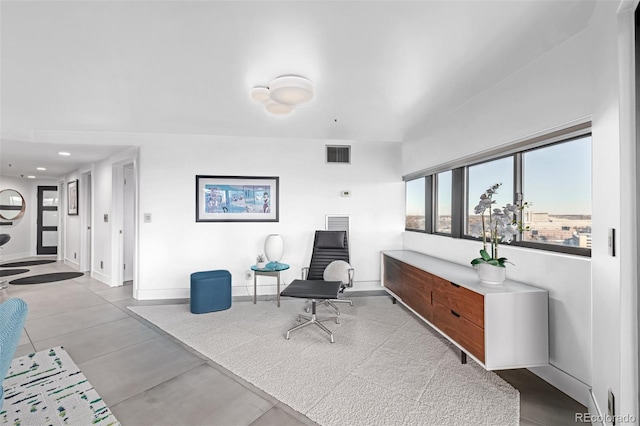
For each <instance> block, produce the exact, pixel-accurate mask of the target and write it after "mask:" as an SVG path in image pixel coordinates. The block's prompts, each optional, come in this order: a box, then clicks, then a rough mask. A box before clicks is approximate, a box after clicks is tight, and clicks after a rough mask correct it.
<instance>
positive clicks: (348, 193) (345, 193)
mask: <svg viewBox="0 0 640 426" xmlns="http://www.w3.org/2000/svg"><path fill="white" fill-rule="evenodd" d="M340 195H342V196H343V197H351V191H348V190H347V191H340Z"/></svg>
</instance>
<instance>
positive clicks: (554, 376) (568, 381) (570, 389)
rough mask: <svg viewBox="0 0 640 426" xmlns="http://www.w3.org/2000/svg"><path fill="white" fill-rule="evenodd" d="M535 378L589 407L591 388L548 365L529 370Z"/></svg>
mask: <svg viewBox="0 0 640 426" xmlns="http://www.w3.org/2000/svg"><path fill="white" fill-rule="evenodd" d="M529 371H531V372H532V373H533V374H535V375H536V376H538V377H540V378H541V379H542V380H544V381H545V382H547V383H549V384H551V385H552V386H555V387H556V388H558V389H560V390H561V391H562V392H564V393H566V394H567V395H569V396H570V397H571V398H573V399H575V400H576V401H578V402H579V403H580V404H582V405H584V406H585V407H588V408H589V407H590V406H591V387H590V386H589V385H587V384H585V383H583V382H581V381H580V380H578V379H576V378H574V377H572V376H570V375H568V374H567V373H565V372H564V371H562V370H560V369H559V368H557V367H555V366H553V365H551V364H549V365H548V366H545V367H532V368H529Z"/></svg>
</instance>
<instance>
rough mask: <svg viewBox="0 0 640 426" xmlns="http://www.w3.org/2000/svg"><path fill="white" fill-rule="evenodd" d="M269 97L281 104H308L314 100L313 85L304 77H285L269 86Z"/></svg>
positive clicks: (279, 78) (277, 79)
mask: <svg viewBox="0 0 640 426" xmlns="http://www.w3.org/2000/svg"><path fill="white" fill-rule="evenodd" d="M269 95H270V96H271V99H273V100H274V101H276V102H280V103H281V104H287V105H300V104H306V103H307V102H309V101H310V100H311V99H313V83H312V82H310V81H309V80H307V79H306V78H304V77H298V76H296V75H284V76H282V77H278V78H276V79H274V80H273V81H272V82H271V84H269Z"/></svg>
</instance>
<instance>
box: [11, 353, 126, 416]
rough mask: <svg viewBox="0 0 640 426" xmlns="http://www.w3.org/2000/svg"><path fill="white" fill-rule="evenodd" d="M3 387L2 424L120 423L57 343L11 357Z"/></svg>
mask: <svg viewBox="0 0 640 426" xmlns="http://www.w3.org/2000/svg"><path fill="white" fill-rule="evenodd" d="M3 387H4V398H5V400H4V405H3V407H2V409H0V424H3V425H14V426H28V425H103V426H109V425H119V424H120V423H118V421H117V420H116V418H115V417H114V416H113V414H112V413H111V411H110V410H109V408H107V406H106V404H105V403H104V401H103V400H102V398H100V395H98V393H97V392H96V391H95V389H93V387H92V386H91V383H89V381H88V380H87V378H86V377H85V376H84V374H82V371H80V369H79V368H78V366H77V365H76V364H75V363H74V362H73V360H72V359H71V357H70V356H69V354H68V353H67V352H66V351H65V350H64V349H63V348H62V347H61V346H57V347H55V348H51V349H46V350H44V351H39V352H35V353H32V354H29V355H25V356H21V357H19V358H15V359H14V360H13V361H11V367H10V368H9V373H8V374H7V378H6V379H5V380H4V382H3Z"/></svg>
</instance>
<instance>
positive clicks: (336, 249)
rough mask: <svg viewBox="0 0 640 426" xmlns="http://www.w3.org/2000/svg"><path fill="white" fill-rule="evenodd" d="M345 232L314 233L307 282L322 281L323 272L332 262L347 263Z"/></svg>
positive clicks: (347, 243)
mask: <svg viewBox="0 0 640 426" xmlns="http://www.w3.org/2000/svg"><path fill="white" fill-rule="evenodd" d="M348 240H349V239H348V238H347V231H316V236H315V239H314V241H313V252H312V253H311V264H310V265H309V274H308V275H307V279H308V280H322V279H324V278H323V274H324V270H325V268H326V267H327V265H329V264H330V263H331V262H333V261H334V260H343V261H345V262H347V263H349V241H348Z"/></svg>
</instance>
